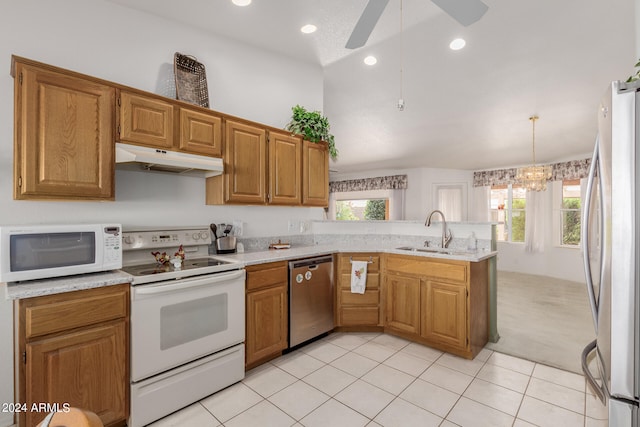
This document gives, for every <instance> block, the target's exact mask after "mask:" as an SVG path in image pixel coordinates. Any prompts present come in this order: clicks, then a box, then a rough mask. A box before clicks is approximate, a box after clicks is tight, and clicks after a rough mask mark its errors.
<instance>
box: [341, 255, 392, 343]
mask: <svg viewBox="0 0 640 427" xmlns="http://www.w3.org/2000/svg"><path fill="white" fill-rule="evenodd" d="M352 260H353V261H368V262H369V264H368V265H367V282H366V289H365V292H364V294H357V293H352V292H351V261H352ZM337 278H338V285H337V286H336V287H335V288H336V291H337V294H336V307H338V309H337V310H335V313H336V319H335V323H336V326H337V327H338V328H341V329H343V330H348V329H349V328H353V327H355V328H358V329H362V328H377V329H382V325H383V323H382V319H383V316H382V308H381V307H382V306H381V302H382V298H381V290H380V255H379V254H368V253H343V254H340V255H339V256H338V262H337Z"/></svg>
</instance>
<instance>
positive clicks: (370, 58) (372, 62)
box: [364, 55, 378, 65]
mask: <svg viewBox="0 0 640 427" xmlns="http://www.w3.org/2000/svg"><path fill="white" fill-rule="evenodd" d="M377 62H378V58H376V57H375V56H371V55H369V56H367V57H366V58H364V63H365V64H367V65H376V63H377Z"/></svg>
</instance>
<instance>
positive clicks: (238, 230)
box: [233, 221, 243, 237]
mask: <svg viewBox="0 0 640 427" xmlns="http://www.w3.org/2000/svg"><path fill="white" fill-rule="evenodd" d="M242 232H243V230H242V221H233V234H234V236H237V237H242Z"/></svg>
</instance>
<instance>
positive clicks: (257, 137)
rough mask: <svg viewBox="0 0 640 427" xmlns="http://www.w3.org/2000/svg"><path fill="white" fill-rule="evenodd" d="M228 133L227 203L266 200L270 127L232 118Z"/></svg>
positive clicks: (261, 201)
mask: <svg viewBox="0 0 640 427" xmlns="http://www.w3.org/2000/svg"><path fill="white" fill-rule="evenodd" d="M225 134H226V135H225V140H226V143H225V147H226V148H225V165H224V167H225V174H224V179H225V187H226V188H225V202H232V203H251V204H264V203H266V201H267V197H266V187H267V186H266V177H267V172H266V167H267V138H266V136H267V132H266V130H265V129H263V128H260V127H257V126H252V125H249V124H245V123H239V122H234V121H231V120H228V121H226V123H225Z"/></svg>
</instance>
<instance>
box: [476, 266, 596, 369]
mask: <svg viewBox="0 0 640 427" xmlns="http://www.w3.org/2000/svg"><path fill="white" fill-rule="evenodd" d="M498 333H499V334H500V340H499V341H498V342H497V343H490V344H489V345H488V346H487V348H490V349H492V350H495V351H499V352H501V353H505V354H509V355H512V356H517V357H521V358H524V359H527V360H531V361H534V362H539V363H544V364H546V365H549V366H555V367H558V368H561V369H565V370H568V371H572V372H576V373H581V372H582V370H581V366H580V355H581V353H582V349H583V348H584V347H585V346H586V345H587V344H588V343H589V342H591V341H592V340H593V339H594V338H595V332H594V329H593V321H592V320H591V311H590V309H589V301H588V297H587V291H586V288H585V285H584V284H583V283H578V282H571V281H568V280H561V279H555V278H551V277H545V276H535V275H530V274H521V273H510V272H502V271H500V272H498Z"/></svg>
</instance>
